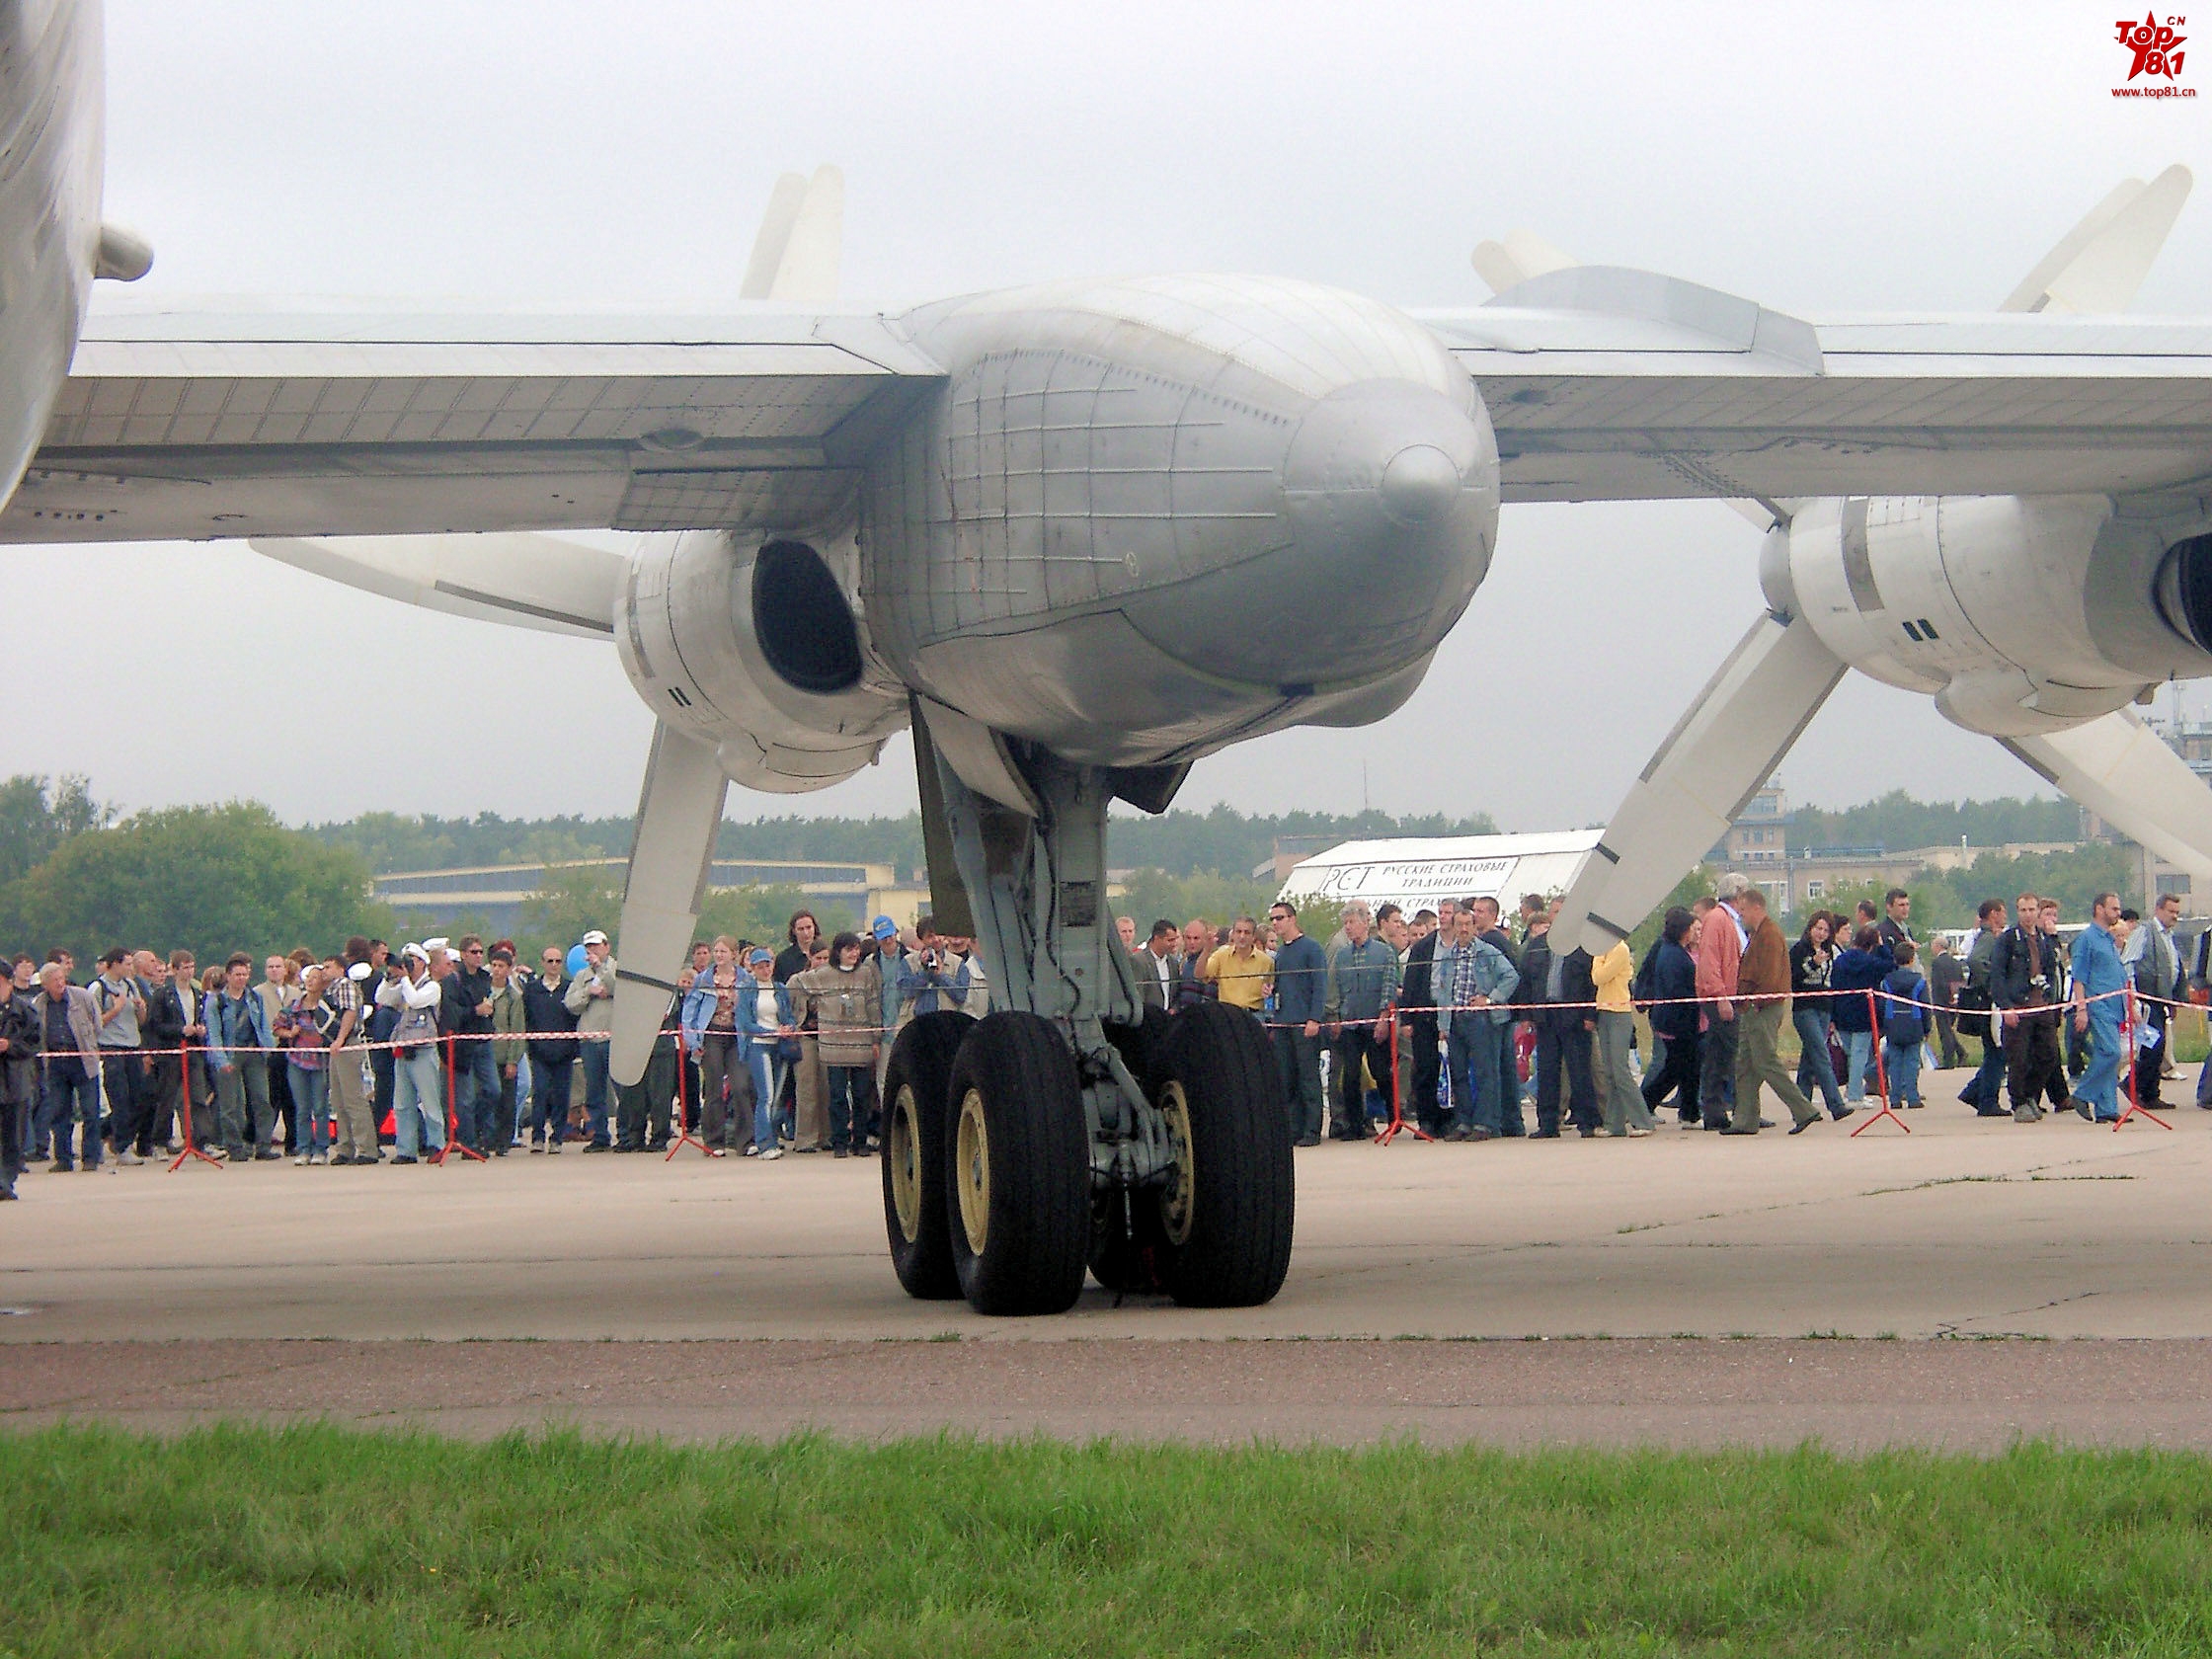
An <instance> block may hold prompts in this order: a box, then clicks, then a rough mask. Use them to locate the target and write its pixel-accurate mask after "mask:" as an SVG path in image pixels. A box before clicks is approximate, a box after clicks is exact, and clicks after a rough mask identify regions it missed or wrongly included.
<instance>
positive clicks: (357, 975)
mask: <svg viewBox="0 0 2212 1659" xmlns="http://www.w3.org/2000/svg"><path fill="white" fill-rule="evenodd" d="M402 954H404V953H402ZM346 977H347V978H348V979H349V980H372V979H374V978H375V977H376V970H375V969H373V968H371V967H370V966H369V965H368V964H367V963H365V962H356V963H355V964H354V965H353V967H351V968H349V969H347V970H346Z"/></svg>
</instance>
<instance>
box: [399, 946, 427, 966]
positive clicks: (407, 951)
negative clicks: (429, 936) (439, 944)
mask: <svg viewBox="0 0 2212 1659" xmlns="http://www.w3.org/2000/svg"><path fill="white" fill-rule="evenodd" d="M399 953H400V955H402V956H412V957H413V958H414V959H415V960H416V961H417V962H425V963H427V962H429V961H430V959H431V953H430V952H429V951H427V950H425V949H424V948H423V947H422V946H421V945H418V944H412V943H410V944H405V945H402V946H400V948H399Z"/></svg>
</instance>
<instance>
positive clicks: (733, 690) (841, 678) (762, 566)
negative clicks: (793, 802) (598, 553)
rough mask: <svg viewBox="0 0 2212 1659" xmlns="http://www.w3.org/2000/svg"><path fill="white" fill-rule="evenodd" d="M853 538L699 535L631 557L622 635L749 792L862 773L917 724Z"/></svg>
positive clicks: (660, 706)
mask: <svg viewBox="0 0 2212 1659" xmlns="http://www.w3.org/2000/svg"><path fill="white" fill-rule="evenodd" d="M856 563H857V551H856V548H855V546H854V543H853V540H852V538H851V536H850V535H849V534H847V535H844V536H842V537H838V538H835V539H828V538H826V540H825V544H824V545H823V546H822V547H819V548H818V547H817V546H815V545H814V544H812V543H810V542H806V541H801V540H797V539H795V538H792V537H788V536H771V537H768V538H766V539H762V538H760V537H757V536H737V535H733V534H731V533H730V532H728V531H724V530H689V531H686V532H685V533H683V534H682V535H679V536H673V537H669V538H666V539H659V540H656V541H655V542H654V543H653V544H652V545H650V546H649V547H647V548H646V549H645V550H643V551H641V552H640V553H638V554H637V555H636V557H635V558H634V559H633V560H632V561H631V565H630V571H629V576H628V579H627V580H626V581H625V582H624V584H623V587H622V593H621V596H620V598H619V600H618V601H617V603H616V606H615V618H614V640H615V645H616V648H617V649H618V650H619V651H620V652H621V656H622V667H623V669H624V670H625V671H627V672H628V673H629V676H630V682H631V683H632V684H634V685H635V686H636V687H637V688H638V694H639V695H640V696H642V697H644V698H645V700H646V703H647V705H648V706H649V707H650V708H651V709H652V710H653V712H654V713H655V714H656V715H657V716H658V717H659V718H661V719H662V720H665V721H667V722H668V723H669V724H670V725H672V726H674V727H676V728H678V729H680V730H681V731H683V732H685V733H687V734H689V735H690V736H692V737H695V738H698V739H700V740H701V741H703V742H706V743H711V744H713V745H715V746H716V751H717V756H718V758H719V759H720V761H721V763H722V769H723V770H724V771H725V772H727V773H728V774H729V775H730V777H731V778H732V779H734V780H735V781H737V782H738V783H742V784H744V785H745V786H746V787H747V788H749V789H765V790H775V791H779V792H784V793H790V792H794V791H799V790H807V789H819V788H822V787H823V786H824V785H826V784H830V783H834V782H836V781H837V780H838V779H840V778H845V777H849V776H851V775H852V774H853V773H854V772H856V771H858V770H859V769H860V768H861V767H862V766H864V765H866V764H868V762H869V761H871V760H873V759H875V757H876V755H877V753H878V752H879V751H881V750H882V748H883V746H884V741H885V740H886V739H887V738H889V737H891V736H892V735H893V734H894V733H896V732H897V731H898V730H899V729H900V728H901V727H903V726H904V725H906V723H907V708H908V705H907V694H906V688H905V687H904V686H903V685H902V684H901V683H900V681H899V680H898V679H897V678H896V677H894V676H893V675H891V674H889V673H888V672H886V671H885V670H884V669H883V667H882V666H881V664H880V663H878V662H877V661H876V658H875V654H874V652H873V651H872V649H871V648H870V645H869V641H868V634H867V628H866V625H865V622H864V619H863V618H862V616H861V614H860V611H859V608H858V607H857V606H856V604H855V603H854V600H853V587H854V582H853V578H854V574H855V566H856Z"/></svg>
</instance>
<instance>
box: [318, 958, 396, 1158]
mask: <svg viewBox="0 0 2212 1659" xmlns="http://www.w3.org/2000/svg"><path fill="white" fill-rule="evenodd" d="M375 984H376V970H375V969H374V968H373V967H372V966H370V964H369V960H368V941H367V940H366V939H364V938H362V937H361V936H360V935H359V934H358V933H356V934H355V935H354V936H353V937H352V938H351V939H348V940H347V941H346V954H345V956H344V957H343V958H341V959H340V960H339V962H338V963H337V964H336V971H335V972H334V973H332V974H331V975H329V976H328V977H327V978H326V979H325V981H324V984H323V1000H324V1001H325V1002H327V1003H329V1004H330V1006H331V1008H332V1009H333V1010H334V1011H335V1012H336V1013H337V1015H338V1028H337V1030H335V1031H334V1032H332V1033H331V1040H330V1110H331V1121H332V1122H333V1123H334V1124H335V1125H336V1129H337V1133H336V1136H335V1144H334V1146H333V1147H332V1150H331V1154H330V1161H331V1163H332V1164H333V1165H334V1166H338V1167H344V1166H346V1165H349V1164H356V1163H374V1162H376V1161H377V1160H378V1159H379V1158H381V1157H382V1156H383V1153H382V1151H381V1150H380V1149H379V1148H378V1146H377V1145H376V1115H377V1114H376V1100H375V1096H374V1094H373V1093H372V1092H371V1091H370V1088H369V1085H368V1080H367V1078H366V1077H364V1076H363V1075H362V1072H361V1040H362V1038H363V1037H364V1036H365V1035H366V1032H367V1024H368V1022H367V1019H366V1017H365V1015H366V1013H367V1001H368V998H369V997H370V996H372V995H374V994H375V990H374V987H375Z"/></svg>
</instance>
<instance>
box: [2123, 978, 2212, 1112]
mask: <svg viewBox="0 0 2212 1659" xmlns="http://www.w3.org/2000/svg"><path fill="white" fill-rule="evenodd" d="M2140 1017H2141V1014H2140V1010H2138V1009H2137V1007H2136V1006H2135V987H2134V986H2132V985H2131V986H2129V987H2128V988H2127V1012H2126V1013H2125V1014H2124V1015H2123V1016H2122V1017H2121V1020H2120V1064H2121V1065H2122V1066H2124V1067H2127V1110H2126V1111H2124V1112H2122V1113H2121V1114H2120V1116H2119V1121H2118V1122H2117V1123H2115V1124H2113V1125H2112V1133H2113V1134H2114V1135H2117V1134H2119V1132H2120V1131H2121V1130H2123V1129H2125V1128H2126V1127H2127V1121H2128V1119H2130V1118H2145V1119H2148V1120H2149V1121H2150V1122H2152V1123H2155V1124H2157V1125H2158V1126H2159V1128H2161V1129H2172V1128H2173V1125H2172V1124H2170V1123H2168V1122H2167V1121H2166V1120H2165V1119H2164V1118H2162V1117H2160V1116H2159V1115H2158V1113H2157V1112H2155V1111H2153V1110H2152V1109H2151V1108H2150V1107H2148V1106H2146V1105H2144V1104H2143V1097H2142V1093H2141V1091H2140V1090H2138V1089H2137V1088H2136V1086H2135V1060H2136V1050H2135V1036H2136V1029H2137V1027H2136V1023H2135V1022H2136V1021H2137V1019H2138V1018H2140ZM2207 1064H2208V1065H2212V1062H2207Z"/></svg>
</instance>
